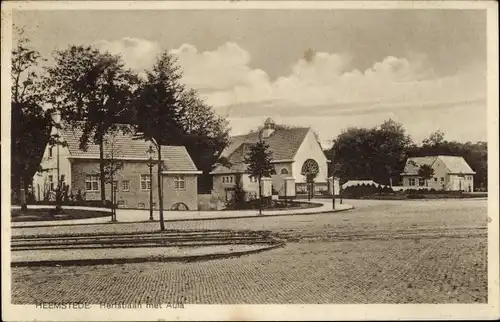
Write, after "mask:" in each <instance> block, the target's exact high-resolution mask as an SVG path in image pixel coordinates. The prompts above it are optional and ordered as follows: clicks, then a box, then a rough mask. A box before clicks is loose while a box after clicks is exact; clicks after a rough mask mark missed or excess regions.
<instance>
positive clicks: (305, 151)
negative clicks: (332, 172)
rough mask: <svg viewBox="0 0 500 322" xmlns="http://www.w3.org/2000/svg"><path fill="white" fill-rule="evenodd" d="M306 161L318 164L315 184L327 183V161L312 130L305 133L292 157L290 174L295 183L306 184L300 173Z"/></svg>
mask: <svg viewBox="0 0 500 322" xmlns="http://www.w3.org/2000/svg"><path fill="white" fill-rule="evenodd" d="M307 159H314V160H316V162H318V165H319V173H318V176H317V177H316V179H315V182H318V183H319V182H321V183H327V182H328V171H327V170H328V166H327V162H326V161H327V159H326V156H325V154H324V153H323V150H322V149H321V146H320V145H319V143H318V141H317V140H316V136H315V135H314V133H313V131H312V130H309V132H307V135H306V137H305V138H304V141H303V142H302V145H301V146H300V147H299V149H298V151H297V153H296V154H295V157H294V163H293V170H292V173H293V177H294V178H295V182H296V183H305V182H306V178H305V176H303V175H302V174H301V173H300V172H301V170H302V165H303V164H304V162H305V161H306V160H307Z"/></svg>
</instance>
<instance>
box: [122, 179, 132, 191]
mask: <svg viewBox="0 0 500 322" xmlns="http://www.w3.org/2000/svg"><path fill="white" fill-rule="evenodd" d="M122 190H123V191H129V190H130V181H128V180H123V181H122Z"/></svg>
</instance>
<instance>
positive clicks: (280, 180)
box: [271, 162, 294, 196]
mask: <svg viewBox="0 0 500 322" xmlns="http://www.w3.org/2000/svg"><path fill="white" fill-rule="evenodd" d="M274 169H275V171H276V174H275V175H272V176H271V179H272V188H273V189H274V190H276V191H277V192H278V194H279V195H280V196H284V195H285V178H290V177H292V178H293V177H294V176H293V173H294V172H293V171H294V167H293V162H278V163H275V164H274ZM282 169H287V170H288V174H281V170H282ZM286 188H287V190H289V189H288V187H286Z"/></svg>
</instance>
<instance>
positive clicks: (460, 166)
mask: <svg viewBox="0 0 500 322" xmlns="http://www.w3.org/2000/svg"><path fill="white" fill-rule="evenodd" d="M439 159H441V160H442V161H443V162H444V164H445V165H446V167H447V168H448V169H449V170H450V173H463V174H474V173H476V172H474V170H472V168H471V167H470V166H469V164H468V163H467V162H466V161H465V160H464V158H462V157H457V156H449V155H440V156H439Z"/></svg>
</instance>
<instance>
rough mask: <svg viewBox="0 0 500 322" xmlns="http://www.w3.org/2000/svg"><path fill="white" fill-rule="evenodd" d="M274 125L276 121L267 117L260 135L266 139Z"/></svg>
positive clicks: (271, 132)
mask: <svg viewBox="0 0 500 322" xmlns="http://www.w3.org/2000/svg"><path fill="white" fill-rule="evenodd" d="M275 126H276V123H274V121H273V120H272V119H271V118H270V117H268V118H267V120H266V121H265V122H264V128H263V129H262V132H261V135H262V138H263V139H267V138H268V137H270V136H271V134H273V132H274V128H275Z"/></svg>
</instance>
